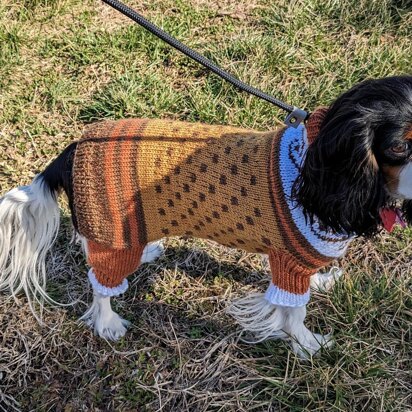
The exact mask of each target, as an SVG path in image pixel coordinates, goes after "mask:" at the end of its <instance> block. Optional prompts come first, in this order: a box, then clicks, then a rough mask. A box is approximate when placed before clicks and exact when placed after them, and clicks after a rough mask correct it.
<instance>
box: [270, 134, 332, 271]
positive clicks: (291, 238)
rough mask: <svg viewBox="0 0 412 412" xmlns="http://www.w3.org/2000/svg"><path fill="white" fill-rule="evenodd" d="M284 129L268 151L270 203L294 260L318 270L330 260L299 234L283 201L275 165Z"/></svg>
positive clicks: (279, 178) (277, 168) (280, 180)
mask: <svg viewBox="0 0 412 412" xmlns="http://www.w3.org/2000/svg"><path fill="white" fill-rule="evenodd" d="M284 132H285V129H282V130H280V131H279V133H278V134H277V135H276V136H275V137H274V138H273V141H272V148H271V151H270V159H269V162H268V164H269V170H268V177H269V183H270V187H271V190H270V193H271V203H272V206H273V210H274V213H275V216H276V217H277V218H278V219H279V220H280V225H279V231H280V232H281V234H282V238H283V240H284V242H285V245H286V246H287V248H288V249H289V250H290V251H291V252H293V254H294V255H295V257H296V259H298V260H299V261H300V262H301V263H302V264H304V265H305V266H307V267H309V268H313V269H316V268H319V267H321V266H323V265H324V264H325V263H327V262H329V261H330V258H328V257H326V256H323V255H321V254H320V253H319V252H318V251H317V250H315V249H314V248H313V246H312V245H311V244H310V243H309V242H308V241H307V240H306V239H305V238H304V236H303V235H302V234H301V233H300V231H299V229H298V228H297V226H296V224H295V223H294V221H293V218H292V215H291V213H290V210H289V206H288V204H287V202H286V200H285V197H284V193H283V190H279V189H280V188H282V187H283V186H282V179H281V176H280V168H279V167H276V166H275V165H278V164H279V158H280V142H281V140H282V136H283V133H284Z"/></svg>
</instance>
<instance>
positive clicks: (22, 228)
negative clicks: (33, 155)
mask: <svg viewBox="0 0 412 412" xmlns="http://www.w3.org/2000/svg"><path fill="white" fill-rule="evenodd" d="M59 222H60V216H59V207H58V205H57V201H56V199H55V197H54V196H53V195H52V193H50V191H49V189H48V187H47V186H46V185H45V184H44V181H43V178H42V177H37V178H35V179H34V180H33V183H32V184H31V185H30V186H22V187H19V188H16V189H13V190H11V191H10V192H8V193H6V194H5V195H4V197H3V198H2V199H1V200H0V290H4V289H8V290H10V291H11V293H12V295H13V296H15V295H16V294H17V293H18V292H20V291H21V290H24V292H25V293H26V295H27V298H28V300H29V304H30V307H31V309H32V311H33V313H34V310H33V306H32V302H31V298H32V297H34V298H35V299H36V300H39V297H40V298H44V299H46V300H48V301H52V299H51V298H50V297H49V296H47V293H46V290H45V286H46V265H45V261H46V255H47V253H48V252H49V250H50V249H51V247H52V245H53V243H54V240H55V238H56V236H57V232H58V228H59ZM52 302H53V301H52ZM53 303H56V302H53Z"/></svg>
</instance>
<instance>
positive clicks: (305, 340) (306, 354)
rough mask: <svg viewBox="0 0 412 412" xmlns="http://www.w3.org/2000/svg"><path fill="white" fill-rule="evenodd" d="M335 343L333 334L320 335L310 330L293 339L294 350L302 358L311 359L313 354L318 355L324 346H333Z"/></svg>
mask: <svg viewBox="0 0 412 412" xmlns="http://www.w3.org/2000/svg"><path fill="white" fill-rule="evenodd" d="M333 344H334V339H333V338H332V335H331V334H327V335H320V334H318V333H312V332H310V331H309V330H308V331H307V333H305V334H304V335H302V336H300V337H299V340H298V339H297V338H296V337H295V338H292V340H291V345H292V349H293V352H295V353H296V355H297V356H299V357H300V358H301V359H309V358H311V357H313V356H318V355H319V354H320V351H321V349H322V348H331V347H332V346H333Z"/></svg>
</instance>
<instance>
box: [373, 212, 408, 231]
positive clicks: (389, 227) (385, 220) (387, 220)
mask: <svg viewBox="0 0 412 412" xmlns="http://www.w3.org/2000/svg"><path fill="white" fill-rule="evenodd" d="M379 215H380V218H381V222H382V226H383V227H384V229H385V230H386V231H388V232H389V233H390V232H392V231H393V229H394V227H395V226H396V225H399V226H401V227H402V228H405V227H406V222H405V220H404V218H403V215H402V211H401V210H400V209H399V208H398V207H394V206H391V207H383V208H381V209H380V211H379Z"/></svg>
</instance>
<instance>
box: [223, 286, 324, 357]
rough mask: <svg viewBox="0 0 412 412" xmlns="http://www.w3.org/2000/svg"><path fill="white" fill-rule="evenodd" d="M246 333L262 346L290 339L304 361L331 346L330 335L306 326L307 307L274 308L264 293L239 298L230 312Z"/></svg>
mask: <svg viewBox="0 0 412 412" xmlns="http://www.w3.org/2000/svg"><path fill="white" fill-rule="evenodd" d="M228 313H229V314H230V315H232V316H233V317H234V318H235V319H236V320H237V322H238V323H239V324H240V326H241V327H242V329H243V330H244V331H246V332H252V334H253V335H254V336H255V338H254V339H248V340H246V341H247V342H249V343H258V342H261V341H263V340H265V339H269V338H275V339H289V340H290V341H291V344H292V348H293V351H294V352H295V353H296V354H297V355H298V356H300V357H301V358H304V359H305V358H307V357H309V356H312V355H314V354H316V353H317V352H318V351H319V349H320V348H321V347H322V346H330V344H331V340H330V337H329V336H325V337H324V336H322V335H319V334H315V333H312V332H311V331H310V330H309V329H308V328H306V326H305V325H304V320H305V317H306V306H301V307H294V308H291V307H284V306H277V305H272V304H271V303H269V302H268V301H267V300H266V299H265V295H264V293H253V294H251V295H249V296H247V297H245V298H242V299H238V300H236V301H234V302H233V303H232V305H231V306H230V307H229V309H228Z"/></svg>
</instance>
